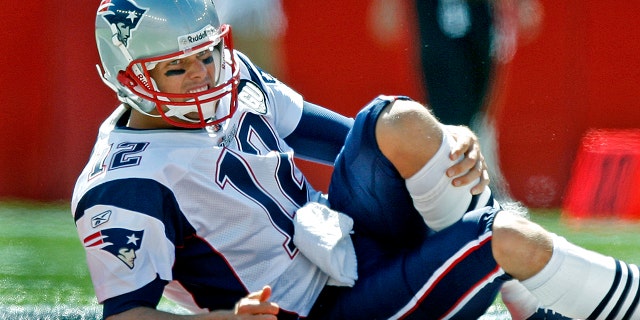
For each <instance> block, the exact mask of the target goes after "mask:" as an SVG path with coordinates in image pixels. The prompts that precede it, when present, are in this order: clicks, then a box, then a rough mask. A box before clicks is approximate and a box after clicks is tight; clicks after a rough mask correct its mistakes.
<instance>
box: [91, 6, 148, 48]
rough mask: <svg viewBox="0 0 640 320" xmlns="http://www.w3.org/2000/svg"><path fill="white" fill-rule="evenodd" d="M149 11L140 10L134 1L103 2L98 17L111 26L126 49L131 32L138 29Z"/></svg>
mask: <svg viewBox="0 0 640 320" xmlns="http://www.w3.org/2000/svg"><path fill="white" fill-rule="evenodd" d="M145 12H147V9H143V8H140V7H139V6H138V5H137V4H136V3H135V2H133V0H102V2H100V6H99V7H98V15H101V16H102V18H104V20H106V21H107V23H109V24H110V25H111V30H112V31H113V34H114V36H116V37H117V39H118V41H120V42H121V43H122V44H124V46H125V47H126V46H127V45H128V43H129V38H130V37H131V31H133V30H135V29H136V28H137V27H138V23H139V22H140V19H141V18H142V15H144V13H145Z"/></svg>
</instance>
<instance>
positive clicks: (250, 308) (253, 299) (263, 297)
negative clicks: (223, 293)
mask: <svg viewBox="0 0 640 320" xmlns="http://www.w3.org/2000/svg"><path fill="white" fill-rule="evenodd" d="M270 297H271V287H269V286H265V287H264V288H262V290H260V291H256V292H252V293H250V294H249V295H247V296H246V297H244V298H242V299H240V301H238V303H236V306H235V309H234V314H235V315H236V316H237V317H236V319H255V320H258V319H260V320H262V319H264V320H267V319H273V320H276V319H277V315H278V311H279V310H280V307H279V306H278V305H277V304H276V303H274V302H269V298H270ZM245 315H246V316H248V317H244V316H245Z"/></svg>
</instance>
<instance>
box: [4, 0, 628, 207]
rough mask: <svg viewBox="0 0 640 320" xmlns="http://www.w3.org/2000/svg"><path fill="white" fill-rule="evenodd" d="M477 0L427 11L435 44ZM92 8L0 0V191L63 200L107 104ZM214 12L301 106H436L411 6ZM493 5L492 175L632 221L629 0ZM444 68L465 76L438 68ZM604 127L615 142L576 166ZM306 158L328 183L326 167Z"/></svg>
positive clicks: (227, 7)
mask: <svg viewBox="0 0 640 320" xmlns="http://www.w3.org/2000/svg"><path fill="white" fill-rule="evenodd" d="M418 1H420V0H418ZM425 1H428V0H425ZM474 2H482V1H480V0H469V1H466V2H465V1H462V0H448V1H447V0H441V1H440V2H439V3H438V4H437V6H436V9H434V11H433V16H432V17H431V18H434V19H436V20H437V22H438V23H439V25H438V26H439V27H438V28H440V29H442V30H440V31H441V32H442V31H444V34H445V36H446V37H448V40H447V39H444V41H445V42H446V41H449V42H453V41H457V42H461V43H467V44H468V43H469V41H472V40H469V39H467V38H468V37H469V36H470V35H471V34H472V33H473V32H474V30H475V29H474V28H475V27H476V26H475V22H473V21H475V20H473V19H472V17H473V15H472V12H473V10H475V9H473V8H474V6H475V4H474ZM98 3H99V1H97V0H96V1H86V0H85V1H80V0H70V1H66V2H65V3H64V4H62V3H59V2H49V1H44V2H43V1H35V0H25V1H17V2H16V1H13V2H11V1H9V2H6V3H4V4H3V9H2V10H1V11H0V20H1V21H3V22H4V25H3V28H1V29H0V40H1V42H2V44H3V45H2V46H0V57H1V58H2V61H3V68H2V69H3V70H2V72H0V92H2V94H1V97H2V104H3V119H2V120H1V121H0V200H16V199H17V200H26V201H37V202H52V201H53V202H58V201H62V202H68V201H69V199H70V197H71V192H72V189H73V185H74V183H75V179H76V177H77V175H78V174H79V172H80V170H81V169H82V167H83V166H84V164H85V161H86V160H87V158H88V155H89V153H90V151H91V148H92V146H93V144H94V142H95V137H96V134H97V129H98V126H99V125H100V123H101V122H102V121H103V119H104V118H105V117H106V116H107V115H108V114H109V113H110V112H111V111H112V110H113V108H114V107H115V106H116V104H117V100H116V98H115V96H114V94H113V93H112V92H111V91H110V90H109V89H108V88H107V87H106V86H105V85H103V84H102V82H101V81H100V79H99V77H98V73H97V71H96V67H95V65H96V64H98V63H99V59H98V55H97V50H96V48H95V38H94V34H93V29H94V17H95V11H96V8H97V6H98ZM219 6H220V13H221V16H222V20H223V22H230V23H231V24H232V26H233V27H234V29H233V32H234V41H235V47H236V49H239V50H241V51H244V52H245V53H247V54H248V55H249V57H250V58H252V59H253V60H254V61H255V62H257V63H258V64H259V65H262V67H263V69H265V70H267V71H269V72H271V73H272V74H273V75H274V76H276V77H277V78H279V79H280V80H281V81H283V82H285V83H287V84H289V85H290V86H291V87H293V88H294V89H296V90H297V91H298V92H300V93H301V94H302V95H304V96H305V98H306V99H307V100H308V101H311V102H314V103H317V104H320V105H323V106H326V107H328V108H330V109H333V110H335V111H338V112H340V113H342V114H345V115H347V116H354V115H355V114H356V112H357V110H359V109H360V108H361V107H362V106H363V105H364V104H366V103H367V102H368V101H370V100H371V99H372V98H373V97H375V96H377V95H379V94H389V95H408V96H411V97H413V98H414V99H416V100H419V101H422V102H430V100H433V102H434V106H435V103H436V100H435V97H436V94H437V92H436V91H435V88H436V84H432V85H428V83H427V82H428V81H427V80H428V79H427V77H425V74H424V72H426V71H424V72H423V67H425V66H426V65H427V63H426V62H425V61H424V60H423V59H424V57H425V56H424V55H425V53H424V51H421V49H425V48H427V49H429V48H436V47H437V44H425V43H424V40H425V34H426V35H429V34H431V33H430V32H431V29H428V28H427V29H426V30H425V27H424V24H422V22H421V20H420V19H423V18H424V17H422V16H419V15H418V14H417V13H418V9H417V6H416V3H414V2H413V1H408V0H357V1H344V0H324V1H292V0H291V1H283V2H282V3H280V2H279V1H276V0H265V1H258V0H252V1H240V0H231V1H223V0H220V3H219ZM490 9H491V10H492V11H491V12H490V15H489V16H490V17H491V19H492V20H491V21H490V22H491V24H490V25H489V26H488V28H489V29H488V30H489V31H490V32H491V33H490V36H489V37H488V38H487V39H488V40H482V41H488V42H487V43H485V44H488V46H487V48H488V49H487V50H488V51H487V56H486V57H489V59H488V60H487V58H486V57H485V60H479V61H480V62H478V63H479V64H481V65H485V67H486V66H487V65H486V64H490V65H489V68H488V70H489V72H488V73H486V76H487V77H488V78H487V79H488V80H487V81H488V82H487V83H488V84H487V85H486V86H485V88H484V91H483V93H482V95H481V98H480V100H481V104H480V107H479V108H478V109H477V110H476V111H474V116H473V119H472V120H471V122H470V123H469V125H471V126H472V127H473V128H474V130H476V132H478V134H479V135H480V136H481V138H482V139H483V144H486V145H485V146H484V150H485V153H486V154H487V157H488V158H489V159H490V160H491V164H492V167H493V172H494V174H495V177H494V181H495V183H499V187H500V189H501V190H502V192H504V193H505V194H508V195H509V196H511V197H512V198H513V199H515V200H517V201H520V202H522V203H523V204H524V205H526V206H527V207H530V208H561V207H563V206H565V207H568V206H571V204H572V203H573V205H574V206H575V207H576V208H578V207H581V205H582V204H581V202H580V201H590V200H593V197H592V196H590V195H591V194H592V193H594V192H595V194H598V195H599V196H598V197H597V199H596V200H595V201H596V202H597V203H599V204H602V203H605V202H606V203H608V202H607V201H609V202H611V201H613V202H615V201H617V200H616V199H620V195H621V194H624V195H625V197H624V199H626V200H627V201H626V202H625V203H623V204H613V202H611V204H610V205H608V207H607V208H609V209H611V208H612V207H613V206H615V205H622V206H626V207H625V208H624V210H631V211H633V212H637V215H638V216H640V203H638V201H635V204H634V203H633V199H635V198H640V191H638V190H640V185H638V182H636V181H640V173H638V172H640V164H638V160H637V159H638V151H636V150H637V149H640V148H637V149H636V150H633V148H632V146H634V143H635V142H634V141H637V140H638V138H639V136H638V135H637V134H635V130H636V129H639V128H640V95H639V93H640V90H639V89H640V42H637V39H640V25H638V22H637V16H638V14H640V2H638V1H614V2H611V1H597V0H581V1H577V0H567V1H552V0H495V1H490ZM425 32H426V33H425ZM433 32H435V29H434V30H433ZM452 50H453V49H452ZM478 50H480V49H472V50H471V52H478ZM440 54H443V55H444V56H445V57H451V59H449V60H452V59H453V56H454V52H453V51H451V52H447V51H444V53H442V52H441V53H440ZM463 57H464V55H463ZM428 61H432V60H428ZM437 66H442V67H443V68H445V69H446V68H455V67H449V66H447V65H442V64H437ZM425 70H426V69H425ZM448 71H450V72H452V73H454V72H459V71H460V70H457V69H456V70H454V69H451V70H440V71H433V72H442V75H443V77H444V75H445V74H446V73H447V72H448ZM428 74H429V75H431V73H428ZM436 74H439V73H436ZM474 83H475V82H474ZM430 88H431V89H432V91H433V92H429V89H430ZM438 90H441V91H446V90H447V89H438ZM452 90H453V89H452ZM455 96H456V95H454V97H455ZM457 96H459V94H457ZM594 132H595V133H594ZM620 133H622V135H621V136H620ZM625 133H629V134H625ZM612 135H616V137H618V138H617V140H615V143H616V145H617V146H618V148H616V150H615V151H608V152H609V154H607V155H606V157H601V158H598V159H596V160H595V162H594V161H592V162H590V163H587V164H584V165H583V167H584V168H586V169H576V168H578V167H579V163H586V162H588V161H585V160H580V161H578V160H579V159H585V158H590V159H593V155H591V156H590V155H589V153H594V152H595V153H597V152H600V149H601V148H600V149H599V146H600V147H601V146H603V145H608V144H610V142H607V141H609V140H608V139H607V137H610V136H612ZM585 137H590V138H589V139H587V138H585ZM603 141H605V142H603ZM635 146H638V144H637V143H636V144H635ZM301 166H302V168H303V170H304V171H305V173H306V174H307V176H308V179H309V180H310V181H311V182H312V183H313V184H314V185H315V186H316V188H318V189H322V190H326V186H327V183H328V180H329V175H330V172H331V168H329V167H326V166H321V165H314V164H309V163H303V164H302V165H301ZM621 168H622V169H621ZM635 168H637V169H638V170H636V169H635ZM623 169H624V171H620V170H623ZM576 170H582V171H581V172H582V174H577V173H575V172H576ZM620 172H622V174H621V173H620ZM613 175H615V177H613V178H610V179H609V180H607V179H605V178H603V177H611V176H613ZM577 176H580V177H582V179H586V180H584V181H582V180H581V181H578V182H576V181H575V179H576V177H577ZM634 176H635V179H633V177H634ZM611 179H614V180H611ZM620 179H623V180H620ZM605 180H606V181H605ZM585 181H586V182H585ZM621 181H622V182H621ZM636 186H638V187H636ZM577 194H582V195H585V194H586V195H588V196H586V198H588V199H586V198H585V196H582V197H583V198H584V199H583V198H580V196H576V195H577ZM603 194H604V196H603ZM576 198H577V200H575V199H576ZM572 199H573V200H572ZM570 200H571V201H570ZM574 200H575V201H574ZM576 201H577V202H576ZM594 205H595V204H591V205H588V206H587V207H589V206H591V207H589V208H593V206H594ZM629 206H631V208H629ZM582 207H584V206H582ZM582 207H581V208H582ZM605 207H606V206H605ZM600 208H604V207H602V206H600ZM609 209H606V208H605V209H602V210H609ZM614 209H615V208H614ZM576 210H577V209H576ZM634 210H637V211H634ZM618 211H620V210H618Z"/></svg>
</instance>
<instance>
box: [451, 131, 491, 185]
mask: <svg viewBox="0 0 640 320" xmlns="http://www.w3.org/2000/svg"><path fill="white" fill-rule="evenodd" d="M447 130H448V131H449V132H451V134H452V136H453V138H454V139H455V140H456V145H455V146H454V147H453V148H452V150H451V154H450V157H451V160H455V159H458V158H460V157H461V156H463V155H464V159H462V161H460V162H458V163H456V164H455V165H453V166H451V167H450V168H449V169H447V176H448V177H456V178H455V179H453V181H452V182H451V183H453V185H454V186H463V185H467V184H469V183H472V182H474V181H476V179H478V178H480V180H479V182H478V183H477V184H476V185H475V186H473V188H471V193H472V194H474V195H475V194H480V193H482V192H483V191H484V189H485V188H486V187H487V186H488V185H489V171H488V170H487V165H486V163H485V161H484V156H483V155H482V152H481V151H480V143H479V142H478V137H477V136H476V135H475V134H474V133H473V132H472V131H471V130H470V129H469V128H468V127H465V126H447Z"/></svg>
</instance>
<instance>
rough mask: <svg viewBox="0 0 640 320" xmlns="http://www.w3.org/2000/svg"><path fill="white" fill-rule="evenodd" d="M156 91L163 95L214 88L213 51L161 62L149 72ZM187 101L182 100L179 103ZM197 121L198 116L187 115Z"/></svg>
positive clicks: (204, 51) (209, 50)
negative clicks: (156, 88)
mask: <svg viewBox="0 0 640 320" xmlns="http://www.w3.org/2000/svg"><path fill="white" fill-rule="evenodd" d="M149 74H150V75H151V77H152V78H153V80H154V81H155V82H156V85H157V87H158V89H159V90H160V91H162V92H164V93H181V94H184V93H198V92H203V91H207V90H210V89H212V88H213V87H214V86H215V79H216V67H215V63H214V56H213V51H212V50H211V49H206V50H203V51H200V52H197V53H195V54H193V55H190V56H187V57H183V58H178V59H173V60H168V61H162V62H159V63H158V64H156V65H155V67H154V68H153V69H151V70H150V71H149ZM186 100H187V99H182V101H181V102H183V101H186ZM186 116H187V117H188V118H193V119H198V115H197V114H194V115H191V114H187V115H186Z"/></svg>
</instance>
